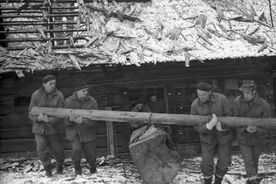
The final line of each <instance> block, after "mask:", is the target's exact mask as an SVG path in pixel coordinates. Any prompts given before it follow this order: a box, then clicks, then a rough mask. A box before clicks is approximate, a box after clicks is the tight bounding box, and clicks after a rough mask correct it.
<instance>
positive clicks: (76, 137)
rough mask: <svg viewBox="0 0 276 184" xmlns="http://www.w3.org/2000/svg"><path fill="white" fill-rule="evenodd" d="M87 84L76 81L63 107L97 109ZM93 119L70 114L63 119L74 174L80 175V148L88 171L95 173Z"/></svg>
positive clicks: (94, 130) (94, 131) (94, 129)
mask: <svg viewBox="0 0 276 184" xmlns="http://www.w3.org/2000/svg"><path fill="white" fill-rule="evenodd" d="M88 88H89V87H88V85H87V84H86V83H85V82H84V81H78V82H77V83H76V86H75V92H74V93H73V94H72V95H71V96H70V97H68V98H67V99H66V100H65V105H64V106H65V108H71V109H98V104H97V101H96V100H95V99H94V98H93V97H91V96H90V95H89V93H88ZM95 124H96V122H95V121H92V120H89V119H85V118H82V117H79V116H77V115H74V114H72V115H70V117H68V118H67V119H65V127H66V129H65V137H66V139H68V140H69V141H70V142H71V146H72V161H73V164H74V167H75V174H76V175H81V174H82V170H81V166H80V161H81V158H82V150H83V151H84V154H85V157H86V161H87V162H88V163H89V165H90V173H91V174H93V173H96V172H97V170H96V165H95V164H96V128H95Z"/></svg>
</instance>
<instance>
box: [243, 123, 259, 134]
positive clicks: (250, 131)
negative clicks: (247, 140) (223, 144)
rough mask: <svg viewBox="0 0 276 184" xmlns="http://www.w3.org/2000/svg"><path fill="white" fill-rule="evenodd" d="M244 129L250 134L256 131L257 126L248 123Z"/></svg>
mask: <svg viewBox="0 0 276 184" xmlns="http://www.w3.org/2000/svg"><path fill="white" fill-rule="evenodd" d="M245 130H246V131H247V132H248V133H250V134H254V133H256V132H257V127H256V126H255V125H248V126H247V127H246V129H245Z"/></svg>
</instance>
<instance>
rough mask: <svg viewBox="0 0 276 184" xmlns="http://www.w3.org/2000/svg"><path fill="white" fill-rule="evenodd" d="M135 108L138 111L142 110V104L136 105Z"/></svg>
mask: <svg viewBox="0 0 276 184" xmlns="http://www.w3.org/2000/svg"><path fill="white" fill-rule="evenodd" d="M136 108H137V109H138V110H139V111H141V110H143V104H142V103H139V104H137V105H136Z"/></svg>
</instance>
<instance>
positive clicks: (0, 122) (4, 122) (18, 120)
mask: <svg viewBox="0 0 276 184" xmlns="http://www.w3.org/2000/svg"><path fill="white" fill-rule="evenodd" d="M31 124H32V122H31V120H30V119H29V118H28V113H22V114H9V115H6V116H0V128H2V129H3V128H17V127H21V126H26V125H31Z"/></svg>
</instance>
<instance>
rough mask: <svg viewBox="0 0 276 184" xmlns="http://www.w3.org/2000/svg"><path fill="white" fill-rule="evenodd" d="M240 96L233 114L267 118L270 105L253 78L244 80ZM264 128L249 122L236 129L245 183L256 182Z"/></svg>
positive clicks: (254, 183) (263, 140)
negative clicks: (258, 89) (259, 92)
mask: <svg viewBox="0 0 276 184" xmlns="http://www.w3.org/2000/svg"><path fill="white" fill-rule="evenodd" d="M240 91H241V92H242V95H241V96H238V97H237V98H236V99H235V101H234V111H233V115H234V116H242V117H253V118H268V117H271V108H270V105H269V104H268V103H267V102H266V101H265V100H264V99H263V98H261V97H260V96H259V95H258V93H257V84H256V83H255V82H254V81H253V80H244V81H243V84H242V86H241V88H240ZM265 134H266V130H265V129H264V128H262V127H256V126H255V125H254V124H250V125H248V126H247V127H241V128H238V129H237V138H238V141H239V144H240V151H241V154H242V155H243V158H244V164H245V170H246V174H247V177H248V180H247V184H258V183H260V181H261V180H262V178H258V162H259V156H260V153H261V150H262V147H261V146H262V145H264V143H265Z"/></svg>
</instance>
